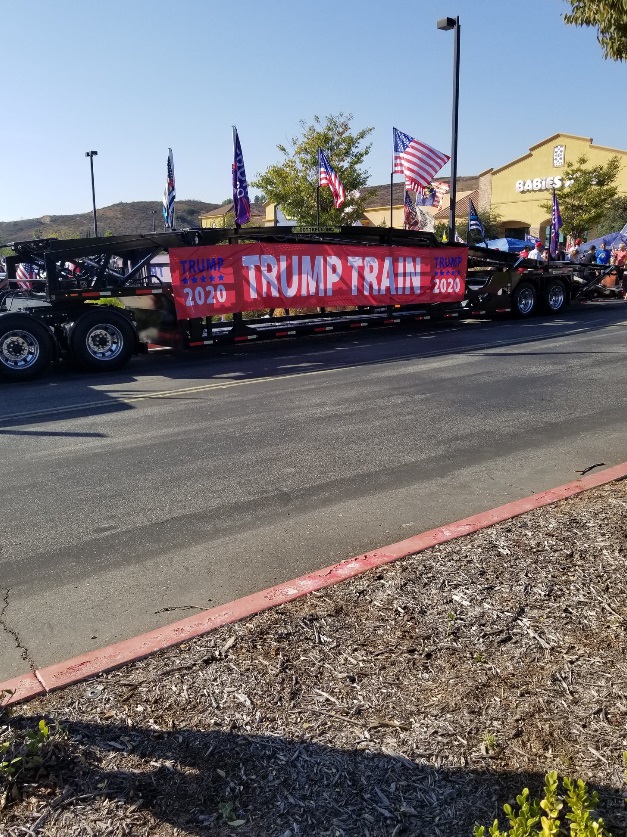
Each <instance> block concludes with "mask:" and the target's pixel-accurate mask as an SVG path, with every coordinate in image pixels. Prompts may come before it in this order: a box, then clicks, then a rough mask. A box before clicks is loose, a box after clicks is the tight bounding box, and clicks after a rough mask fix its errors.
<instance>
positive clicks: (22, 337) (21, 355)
mask: <svg viewBox="0 0 627 837" xmlns="http://www.w3.org/2000/svg"><path fill="white" fill-rule="evenodd" d="M54 353H55V346H54V339H53V337H52V335H51V333H50V332H49V331H48V329H47V328H46V326H45V325H44V324H43V323H41V322H40V321H39V320H37V319H36V318H35V317H31V316H30V315H29V314H3V315H0V377H2V378H6V379H8V380H11V381H28V380H30V379H31V378H34V377H35V376H36V375H41V373H42V372H43V371H44V370H45V369H46V368H47V366H48V364H49V363H50V361H51V360H52V357H53V355H54Z"/></svg>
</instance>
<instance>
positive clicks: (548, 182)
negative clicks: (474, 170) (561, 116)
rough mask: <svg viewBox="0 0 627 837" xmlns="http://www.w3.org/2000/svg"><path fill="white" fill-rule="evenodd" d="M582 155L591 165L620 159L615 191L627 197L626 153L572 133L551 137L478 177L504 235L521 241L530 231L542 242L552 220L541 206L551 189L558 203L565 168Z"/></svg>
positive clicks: (549, 198)
mask: <svg viewBox="0 0 627 837" xmlns="http://www.w3.org/2000/svg"><path fill="white" fill-rule="evenodd" d="M581 156H585V157H587V158H588V165H590V166H596V165H604V164H605V163H607V161H608V160H609V159H610V158H611V157H615V156H616V157H619V158H620V159H621V163H622V166H621V171H620V173H619V175H618V180H617V186H618V192H619V194H621V195H625V194H627V151H621V150H620V149H618V148H607V147H606V146H604V145H594V143H593V142H592V140H591V139H588V138H586V137H578V136H575V135H573V134H554V135H553V136H552V137H548V138H547V139H545V140H542V142H539V143H538V144H537V145H532V146H531V148H530V149H529V153H528V154H525V155H523V156H522V157H518V158H517V159H515V160H512V162H511V163H506V164H505V165H504V166H501V167H500V168H496V169H488V170H487V171H485V172H482V173H481V175H479V177H480V178H481V179H483V180H484V181H488V180H489V181H490V182H491V183H490V193H491V200H490V204H491V207H492V210H493V211H494V212H495V213H496V214H497V215H499V216H500V217H501V228H502V234H503V235H504V236H507V237H511V238H523V237H524V234H525V233H526V232H529V233H531V235H536V236H538V238H540V239H541V240H545V238H546V231H547V228H548V227H549V226H550V223H551V217H550V212H547V210H546V209H543V208H542V206H541V204H543V203H546V202H547V201H551V199H552V192H553V188H555V191H556V194H557V198H558V201H559V193H560V192H561V191H563V190H565V189H568V183H567V182H566V180H565V178H564V168H565V167H566V166H567V165H569V164H571V163H575V162H576V161H577V159H578V158H579V157H581ZM625 221H627V218H626V219H625Z"/></svg>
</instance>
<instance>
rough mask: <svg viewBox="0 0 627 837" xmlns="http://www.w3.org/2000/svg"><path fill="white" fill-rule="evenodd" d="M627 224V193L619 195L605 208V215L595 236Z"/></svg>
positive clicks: (620, 228) (597, 227) (605, 233)
mask: <svg viewBox="0 0 627 837" xmlns="http://www.w3.org/2000/svg"><path fill="white" fill-rule="evenodd" d="M625 224H627V195H617V196H616V197H615V198H614V199H613V200H611V201H610V202H609V203H608V205H607V206H606V208H605V212H604V213H603V217H602V218H601V220H600V221H599V223H598V224H597V226H596V229H595V238H596V236H598V235H607V233H612V232H616V231H617V230H622V228H623V227H624V226H625Z"/></svg>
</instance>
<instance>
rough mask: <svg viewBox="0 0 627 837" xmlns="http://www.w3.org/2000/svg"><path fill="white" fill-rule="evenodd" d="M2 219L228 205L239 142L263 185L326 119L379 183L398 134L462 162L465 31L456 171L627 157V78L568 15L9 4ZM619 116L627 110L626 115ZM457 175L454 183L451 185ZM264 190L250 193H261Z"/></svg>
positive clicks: (184, 0) (477, 9)
mask: <svg viewBox="0 0 627 837" xmlns="http://www.w3.org/2000/svg"><path fill="white" fill-rule="evenodd" d="M0 7H1V14H2V33H3V36H2V47H1V49H0V55H1V57H2V67H3V84H2V97H1V101H2V111H1V116H0V125H1V130H2V132H1V137H2V141H1V148H2V162H3V172H4V174H3V177H2V179H1V181H0V220H3V221H9V220H16V219H19V218H29V217H37V216H40V215H44V214H65V213H74V212H86V211H89V210H90V208H91V184H90V180H89V161H88V160H87V159H86V158H85V156H84V155H85V151H87V150H90V149H95V150H97V151H98V157H96V158H95V160H94V164H95V177H96V202H97V205H98V206H107V205H109V204H111V203H115V202H117V201H133V200H160V199H161V196H162V193H163V186H164V180H165V162H166V156H167V149H168V147H169V146H171V147H172V149H173V151H174V161H175V172H176V186H177V195H178V197H179V198H196V199H199V200H204V201H212V202H216V203H217V202H220V201H222V200H223V199H225V198H227V197H229V196H230V190H231V186H230V182H231V181H230V177H231V171H230V168H231V161H232V156H233V152H232V137H231V126H232V125H234V124H235V125H237V127H238V130H239V135H240V139H241V143H242V149H243V153H244V159H245V163H246V172H247V175H248V179H249V181H250V180H252V179H254V176H255V175H256V174H257V173H259V172H261V171H263V170H265V168H266V167H267V166H268V165H270V164H272V163H275V162H278V161H279V160H280V159H281V155H280V153H279V152H278V151H277V149H276V145H277V143H281V142H285V141H286V140H289V138H290V137H292V136H294V135H296V134H297V133H298V131H299V120H300V119H305V120H306V121H307V122H309V121H311V119H312V118H313V116H314V115H315V114H318V115H320V116H324V115H326V114H330V113H338V112H340V111H344V112H345V113H352V114H353V116H354V120H353V125H354V127H355V128H356V129H359V128H362V127H366V126H372V127H374V129H375V130H374V132H373V134H372V142H373V148H372V151H371V153H370V155H369V157H368V158H367V161H366V163H367V167H368V169H369V171H370V173H371V178H370V183H371V185H375V184H379V183H387V182H389V172H390V165H391V154H392V151H391V141H392V126H396V127H397V128H399V129H400V130H402V131H405V132H406V133H408V134H411V135H412V136H414V137H417V138H418V139H421V140H423V141H425V142H427V143H429V144H430V145H433V146H435V147H436V148H438V149H440V150H442V151H445V152H447V153H449V152H450V142H451V98H452V65H453V32H440V31H438V30H437V29H436V21H437V19H438V18H440V17H445V16H447V15H448V16H455V15H459V16H460V20H461V84H460V121H459V165H458V173H459V174H460V175H463V174H476V173H478V172H480V171H482V170H484V169H486V168H489V167H491V166H495V167H496V166H499V165H503V164H504V163H507V162H508V161H510V160H512V159H514V158H515V157H518V156H520V155H522V154H525V153H526V152H527V150H528V148H529V146H530V145H533V144H535V143H537V142H539V141H540V140H542V139H545V138H546V137H549V136H551V135H552V134H554V133H557V132H558V131H563V132H565V133H571V134H579V135H582V136H586V137H592V138H593V139H594V141H595V142H596V143H599V144H600V145H606V146H611V147H616V148H625V147H626V146H627V115H625V108H624V107H623V106H622V105H621V104H619V103H620V102H621V101H622V98H621V92H622V91H623V90H624V82H625V73H626V67H625V65H623V64H616V63H614V62H609V61H604V60H603V58H602V57H601V51H600V49H599V46H598V44H597V42H596V35H595V32H594V31H593V30H591V29H586V30H582V29H576V28H574V27H570V26H568V27H567V26H566V25H565V24H564V23H563V21H562V19H561V15H562V14H563V13H564V12H565V11H566V10H567V9H568V5H567V4H566V3H565V2H563V0H527V2H526V3H524V4H521V3H515V2H513V0H385V2H383V1H382V0H359V2H356V0H352V2H349V0H317V2H303V1H302V0H301V2H299V0H291V2H287V0H238V2H234V0H168V1H167V2H166V0H106V2H100V3H92V2H85V0H55V2H45V0H34V1H33V2H31V3H24V2H16V1H15V0H0ZM616 104H618V105H619V106H617V107H616V106H614V105H616ZM447 173H448V169H444V170H443V171H442V174H447ZM254 193H255V192H254V190H252V194H254Z"/></svg>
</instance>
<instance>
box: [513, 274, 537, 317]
mask: <svg viewBox="0 0 627 837" xmlns="http://www.w3.org/2000/svg"><path fill="white" fill-rule="evenodd" d="M536 301H537V293H536V289H535V288H534V286H533V285H532V284H531V282H519V283H518V285H516V287H515V289H514V293H513V294H512V312H513V313H514V315H515V316H516V317H530V316H531V315H532V314H533V312H534V310H535V307H536Z"/></svg>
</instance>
